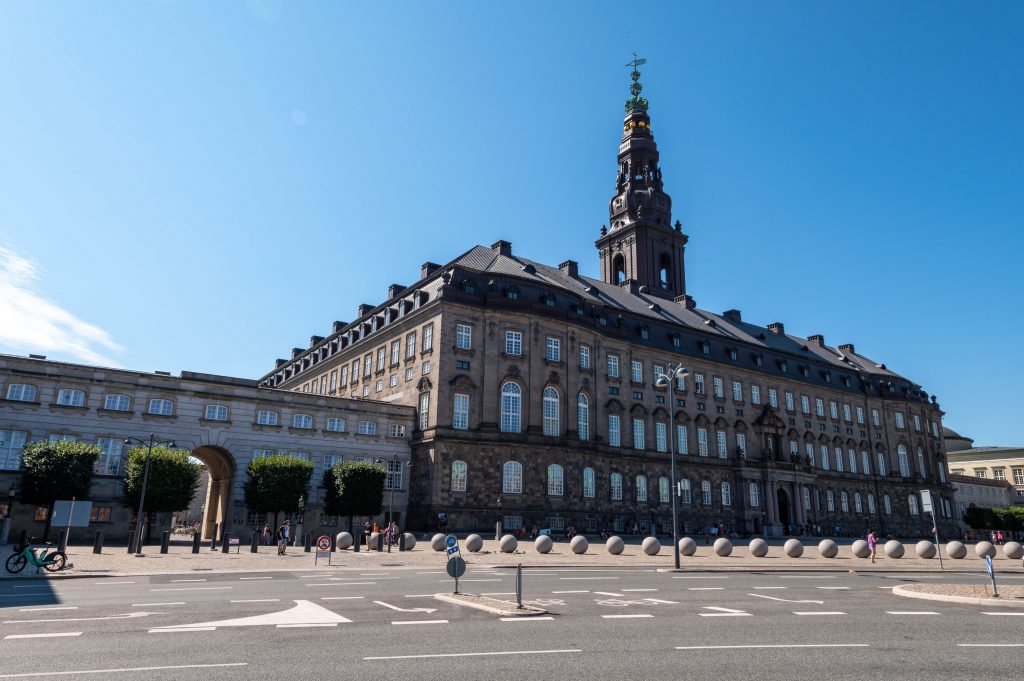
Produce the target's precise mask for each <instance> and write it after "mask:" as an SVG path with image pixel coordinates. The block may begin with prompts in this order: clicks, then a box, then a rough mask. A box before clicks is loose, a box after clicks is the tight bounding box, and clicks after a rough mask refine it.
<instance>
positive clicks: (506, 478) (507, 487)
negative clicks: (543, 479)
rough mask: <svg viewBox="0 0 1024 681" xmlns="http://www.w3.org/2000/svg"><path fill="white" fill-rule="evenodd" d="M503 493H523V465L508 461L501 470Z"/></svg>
mask: <svg viewBox="0 0 1024 681" xmlns="http://www.w3.org/2000/svg"><path fill="white" fill-rule="evenodd" d="M501 491H502V493H503V494H522V493H523V464H521V463H519V462H518V461H506V462H505V465H504V466H503V467H502V469H501Z"/></svg>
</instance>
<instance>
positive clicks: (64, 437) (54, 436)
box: [47, 433, 78, 442]
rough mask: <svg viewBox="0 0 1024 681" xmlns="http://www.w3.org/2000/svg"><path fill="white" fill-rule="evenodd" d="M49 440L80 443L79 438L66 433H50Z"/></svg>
mask: <svg viewBox="0 0 1024 681" xmlns="http://www.w3.org/2000/svg"><path fill="white" fill-rule="evenodd" d="M47 440H48V441H50V442H78V436H77V435H68V434H66V433H50V436H49V437H48V438H47Z"/></svg>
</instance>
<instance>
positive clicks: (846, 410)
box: [843, 403, 851, 422]
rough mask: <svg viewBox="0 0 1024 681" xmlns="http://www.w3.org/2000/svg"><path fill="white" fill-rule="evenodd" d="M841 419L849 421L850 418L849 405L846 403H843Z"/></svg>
mask: <svg viewBox="0 0 1024 681" xmlns="http://www.w3.org/2000/svg"><path fill="white" fill-rule="evenodd" d="M843 420H844V421H846V422H849V421H850V420H851V419H850V405H848V404H846V403H844V404H843Z"/></svg>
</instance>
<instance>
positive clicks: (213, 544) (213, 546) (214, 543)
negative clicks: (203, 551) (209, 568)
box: [210, 523, 220, 551]
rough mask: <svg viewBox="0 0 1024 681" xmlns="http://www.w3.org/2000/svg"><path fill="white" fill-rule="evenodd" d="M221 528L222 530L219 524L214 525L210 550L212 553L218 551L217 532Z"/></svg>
mask: <svg viewBox="0 0 1024 681" xmlns="http://www.w3.org/2000/svg"><path fill="white" fill-rule="evenodd" d="M219 528H220V525H219V524H218V523H214V524H213V534H211V535H210V550H211V551H216V550H217V531H218V529H219Z"/></svg>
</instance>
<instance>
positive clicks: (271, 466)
mask: <svg viewBox="0 0 1024 681" xmlns="http://www.w3.org/2000/svg"><path fill="white" fill-rule="evenodd" d="M245 472H246V475H248V477H249V479H248V480H246V481H245V485H244V486H243V489H244V491H245V505H246V507H247V508H248V509H249V510H250V511H251V512H253V513H273V514H274V527H277V517H278V515H279V514H281V513H293V512H295V511H298V510H299V497H301V496H304V495H305V494H306V493H307V492H308V491H309V480H310V478H312V477H313V464H312V463H310V462H309V461H304V460H302V459H296V458H293V457H290V456H286V455H284V454H274V455H273V456H264V457H260V458H258V459H253V460H252V461H250V462H249V466H248V468H246V469H245Z"/></svg>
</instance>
